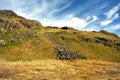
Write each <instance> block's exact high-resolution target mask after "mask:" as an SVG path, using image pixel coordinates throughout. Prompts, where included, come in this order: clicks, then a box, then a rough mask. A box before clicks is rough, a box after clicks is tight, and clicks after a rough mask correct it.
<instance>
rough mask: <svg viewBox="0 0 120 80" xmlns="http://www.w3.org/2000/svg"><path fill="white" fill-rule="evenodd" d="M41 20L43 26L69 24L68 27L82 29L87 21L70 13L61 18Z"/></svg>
mask: <svg viewBox="0 0 120 80" xmlns="http://www.w3.org/2000/svg"><path fill="white" fill-rule="evenodd" d="M41 22H42V24H43V25H44V26H49V25H50V26H58V27H63V26H69V27H74V28H76V29H82V28H84V27H86V26H87V22H86V21H85V20H84V19H80V18H78V17H74V16H72V15H68V16H66V17H65V18H63V19H61V20H50V19H44V20H42V21H41Z"/></svg>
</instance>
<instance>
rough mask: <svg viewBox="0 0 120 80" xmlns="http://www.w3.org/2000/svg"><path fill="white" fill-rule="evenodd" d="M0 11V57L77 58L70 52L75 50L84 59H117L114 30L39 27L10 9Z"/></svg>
mask: <svg viewBox="0 0 120 80" xmlns="http://www.w3.org/2000/svg"><path fill="white" fill-rule="evenodd" d="M0 14H1V15H0V59H1V60H8V61H18V60H34V59H37V60H38V59H57V58H58V59H60V58H61V59H75V58H80V57H75V58H74V57H71V56H70V55H72V54H73V55H72V56H74V53H75V56H77V55H78V56H79V55H80V56H83V57H84V58H87V59H98V60H105V61H111V62H120V38H119V37H118V36H116V35H115V34H112V33H109V32H106V31H104V30H102V31H100V32H95V31H93V32H86V31H78V30H75V29H72V28H69V27H63V28H57V27H50V26H49V27H43V26H42V25H41V23H39V22H38V21H35V20H28V19H25V18H23V17H21V16H18V15H17V14H16V13H14V12H13V11H10V10H1V11H0ZM59 51H62V52H61V53H63V52H66V53H68V55H64V54H60V53H59ZM59 54H60V56H59ZM58 56H59V57H58ZM63 56H64V57H63ZM67 57H68V58H67Z"/></svg>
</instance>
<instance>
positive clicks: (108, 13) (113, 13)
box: [104, 4, 120, 19]
mask: <svg viewBox="0 0 120 80" xmlns="http://www.w3.org/2000/svg"><path fill="white" fill-rule="evenodd" d="M119 9H120V4H118V5H117V6H115V7H114V8H112V9H111V10H109V11H108V12H106V13H104V14H105V15H106V17H107V19H110V18H112V17H113V16H114V15H115V14H116V13H117V11H118V10H119Z"/></svg>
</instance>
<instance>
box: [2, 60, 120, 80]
mask: <svg viewBox="0 0 120 80" xmlns="http://www.w3.org/2000/svg"><path fill="white" fill-rule="evenodd" d="M0 62H1V64H0V80H120V67H119V66H120V64H118V63H109V62H102V61H96V60H75V61H60V60H39V61H31V62H22V61H18V62H5V61H0Z"/></svg>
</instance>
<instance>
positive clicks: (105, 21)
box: [101, 13, 119, 26]
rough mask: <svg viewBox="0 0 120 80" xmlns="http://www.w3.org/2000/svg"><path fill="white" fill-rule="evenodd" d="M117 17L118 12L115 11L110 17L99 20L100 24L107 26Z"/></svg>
mask: <svg viewBox="0 0 120 80" xmlns="http://www.w3.org/2000/svg"><path fill="white" fill-rule="evenodd" d="M118 17H119V15H118V13H116V14H115V15H114V16H113V17H112V18H111V19H107V20H104V21H102V22H101V25H102V26H107V25H109V24H110V23H112V22H113V21H114V20H115V19H117V18H118Z"/></svg>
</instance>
